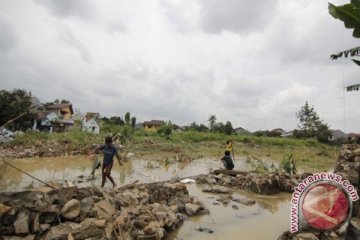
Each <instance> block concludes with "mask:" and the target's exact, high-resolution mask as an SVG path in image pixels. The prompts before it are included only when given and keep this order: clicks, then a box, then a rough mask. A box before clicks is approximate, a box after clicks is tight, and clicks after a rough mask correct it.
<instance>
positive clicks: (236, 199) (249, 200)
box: [232, 198, 255, 206]
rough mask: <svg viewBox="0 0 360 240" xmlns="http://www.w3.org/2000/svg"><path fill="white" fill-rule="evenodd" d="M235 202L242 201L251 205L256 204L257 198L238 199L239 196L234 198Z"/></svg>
mask: <svg viewBox="0 0 360 240" xmlns="http://www.w3.org/2000/svg"><path fill="white" fill-rule="evenodd" d="M232 200H233V201H234V202H238V203H241V204H243V205H245V206H251V205H254V204H255V200H253V199H248V198H246V199H238V198H234V199H232Z"/></svg>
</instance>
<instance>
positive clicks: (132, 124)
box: [131, 117, 136, 132]
mask: <svg viewBox="0 0 360 240" xmlns="http://www.w3.org/2000/svg"><path fill="white" fill-rule="evenodd" d="M135 125H136V117H132V118H131V127H132V130H133V132H134V131H135Z"/></svg>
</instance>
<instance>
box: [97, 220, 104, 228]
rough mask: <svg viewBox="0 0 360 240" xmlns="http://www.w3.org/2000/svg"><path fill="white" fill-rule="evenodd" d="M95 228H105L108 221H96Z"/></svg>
mask: <svg viewBox="0 0 360 240" xmlns="http://www.w3.org/2000/svg"><path fill="white" fill-rule="evenodd" d="M94 224H95V226H97V227H100V228H103V227H104V226H105V224H106V220H105V219H100V220H96V221H95V222H94Z"/></svg>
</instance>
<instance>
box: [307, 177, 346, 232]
mask: <svg viewBox="0 0 360 240" xmlns="http://www.w3.org/2000/svg"><path fill="white" fill-rule="evenodd" d="M349 208H350V202H349V199H348V197H347V195H346V194H345V193H344V191H343V190H342V189H341V188H339V187H337V186H335V185H333V184H330V183H323V184H319V185H315V186H313V187H311V188H310V189H309V191H308V192H307V193H306V195H305V196H304V198H303V201H302V212H303V215H304V218H305V220H306V221H307V223H308V224H309V225H310V226H312V227H314V228H316V229H320V230H326V229H331V228H335V227H336V226H339V225H340V224H341V223H343V222H344V220H345V219H346V218H347V217H348V214H349V212H350V211H349Z"/></svg>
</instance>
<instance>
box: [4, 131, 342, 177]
mask: <svg viewBox="0 0 360 240" xmlns="http://www.w3.org/2000/svg"><path fill="white" fill-rule="evenodd" d="M103 130H104V129H103ZM105 130H106V131H105V132H102V133H101V134H99V135H96V134H92V133H86V132H82V131H81V130H80V129H73V130H70V131H67V132H62V133H53V134H51V135H50V134H49V133H43V132H29V133H25V134H23V135H19V136H17V137H16V138H15V139H14V140H13V141H12V142H10V143H8V144H7V145H9V146H14V145H25V146H33V145H36V144H41V142H42V141H56V142H59V143H67V144H70V145H71V146H72V147H73V148H86V147H89V146H90V145H92V144H102V143H103V141H104V137H105V136H106V135H108V134H109V133H114V132H122V128H120V127H111V126H110V127H109V126H108V127H107V128H105ZM127 139H128V141H126V142H125V143H124V144H125V146H126V148H125V151H126V152H134V153H135V154H136V155H137V156H139V157H146V158H147V157H149V158H156V159H173V158H176V157H178V156H180V155H183V156H184V155H185V156H190V157H192V158H195V159H197V158H202V157H214V158H221V157H222V156H223V154H224V150H225V143H226V141H227V140H232V141H233V142H234V151H235V156H248V157H251V158H253V159H258V160H259V159H260V160H262V161H267V160H269V159H271V160H273V161H275V162H278V163H280V162H281V161H282V160H283V159H284V156H286V155H287V154H293V156H294V159H295V161H296V164H297V167H298V169H300V170H302V171H308V172H314V171H323V170H329V169H331V168H333V167H334V165H335V162H336V159H337V156H338V148H337V147H336V146H332V145H327V144H323V143H320V142H318V141H317V140H314V139H305V140H304V139H292V138H280V137H279V138H276V137H256V136H251V135H231V136H227V135H224V134H219V133H202V132H192V131H189V132H173V134H172V136H171V138H170V139H168V140H167V139H165V138H163V137H160V136H159V135H158V134H157V133H156V132H145V131H136V132H135V134H134V135H133V136H130V137H129V138H127Z"/></svg>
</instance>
